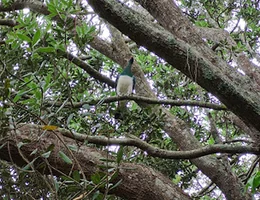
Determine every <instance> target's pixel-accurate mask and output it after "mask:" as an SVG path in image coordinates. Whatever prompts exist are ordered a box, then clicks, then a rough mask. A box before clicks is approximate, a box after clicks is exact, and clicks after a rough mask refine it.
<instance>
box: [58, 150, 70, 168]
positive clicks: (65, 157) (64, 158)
mask: <svg viewBox="0 0 260 200" xmlns="http://www.w3.org/2000/svg"><path fill="white" fill-rule="evenodd" d="M59 156H60V158H61V159H62V160H63V161H64V162H66V163H68V164H70V165H71V164H72V160H71V159H70V158H69V157H68V156H67V155H66V154H65V153H63V152H62V151H59Z"/></svg>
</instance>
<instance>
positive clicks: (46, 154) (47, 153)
mask: <svg viewBox="0 0 260 200" xmlns="http://www.w3.org/2000/svg"><path fill="white" fill-rule="evenodd" d="M50 155H51V151H47V152H46V153H43V154H42V155H41V156H42V157H44V158H49V156H50Z"/></svg>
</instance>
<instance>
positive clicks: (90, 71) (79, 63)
mask: <svg viewBox="0 0 260 200" xmlns="http://www.w3.org/2000/svg"><path fill="white" fill-rule="evenodd" d="M59 52H61V51H59ZM61 53H62V55H63V57H64V58H66V59H68V60H70V61H71V62H73V63H74V64H75V65H77V66H78V67H80V68H81V69H84V70H85V71H86V72H87V73H88V74H89V75H90V76H92V77H93V78H95V79H97V80H99V81H101V82H103V83H106V84H108V85H109V86H111V87H115V82H114V81H113V80H111V79H110V78H108V77H107V76H105V75H103V74H101V73H99V72H98V71H97V70H95V69H94V68H93V67H92V66H90V65H89V64H88V63H86V62H84V61H82V60H81V59H79V58H78V57H76V56H74V55H72V54H71V53H69V52H66V53H65V52H61Z"/></svg>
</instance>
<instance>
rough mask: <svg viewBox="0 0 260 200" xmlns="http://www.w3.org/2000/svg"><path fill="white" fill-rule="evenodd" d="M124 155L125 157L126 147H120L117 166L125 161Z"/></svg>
mask: <svg viewBox="0 0 260 200" xmlns="http://www.w3.org/2000/svg"><path fill="white" fill-rule="evenodd" d="M123 155H124V147H123V146H120V148H119V150H118V152H117V155H116V162H117V164H120V162H121V161H122V159H123Z"/></svg>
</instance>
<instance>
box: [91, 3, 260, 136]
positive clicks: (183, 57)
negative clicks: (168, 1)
mask: <svg viewBox="0 0 260 200" xmlns="http://www.w3.org/2000/svg"><path fill="white" fill-rule="evenodd" d="M88 2H89V3H90V4H91V6H92V7H93V9H94V10H95V11H96V12H97V13H98V14H99V15H100V16H101V17H103V18H105V19H106V20H108V21H109V23H111V24H112V25H114V26H115V27H117V28H118V29H119V30H120V31H121V32H122V33H124V34H126V35H128V36H129V37H130V38H131V39H132V40H134V41H135V42H136V43H137V44H138V45H141V46H145V47H146V48H147V49H149V50H150V51H153V52H155V53H156V54H157V55H159V56H160V57H161V58H164V59H165V60H166V61H167V62H168V63H170V64H171V65H173V66H174V67H176V68H177V69H179V70H180V71H181V72H183V73H184V74H186V75H187V76H188V77H190V78H192V79H193V80H195V81H196V82H197V83H198V84H199V85H201V86H202V87H204V88H205V89H206V90H208V91H209V92H211V93H212V94H213V95H215V96H217V97H218V98H219V99H220V100H221V101H222V102H223V103H224V104H225V105H226V106H227V107H228V108H230V109H231V110H232V111H233V112H234V113H236V114H237V115H239V116H240V117H241V118H243V119H244V121H246V122H247V123H248V124H252V125H253V126H255V127H256V128H257V129H259V130H260V123H258V122H259V121H260V108H259V106H260V103H259V96H258V95H257V94H255V93H254V92H250V91H248V88H244V87H248V86H247V85H246V84H241V82H243V81H245V80H244V79H245V78H246V77H243V76H239V75H237V73H235V71H232V70H231V69H230V67H229V66H227V64H226V63H225V62H223V61H220V59H219V58H218V57H217V56H213V55H211V57H210V61H209V60H208V59H207V58H205V57H204V56H203V55H201V54H200V53H199V52H198V51H197V50H196V49H194V48H193V47H192V46H190V45H188V44H186V43H184V42H183V41H181V40H178V39H177V38H175V37H174V36H173V35H172V34H171V33H169V32H168V31H166V30H165V29H163V28H162V27H160V26H157V25H156V24H152V23H151V22H149V21H147V20H145V19H144V18H142V16H141V15H140V14H139V13H136V12H134V11H133V10H131V9H129V8H127V7H126V6H125V5H123V4H121V3H119V2H117V1H115V0H109V1H105V0H98V1H97V0H88ZM147 38H149V40H147ZM205 48H206V47H205ZM209 51H211V50H210V49H209ZM213 63H214V64H213ZM218 65H219V66H218ZM195 72H196V73H195ZM224 73H227V74H228V75H232V74H233V75H232V80H230V78H229V77H228V75H225V74H224ZM238 79H239V80H238ZM212 83H214V84H212ZM244 105H247V106H244ZM254 139H257V140H260V135H259V137H255V138H254Z"/></svg>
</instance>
